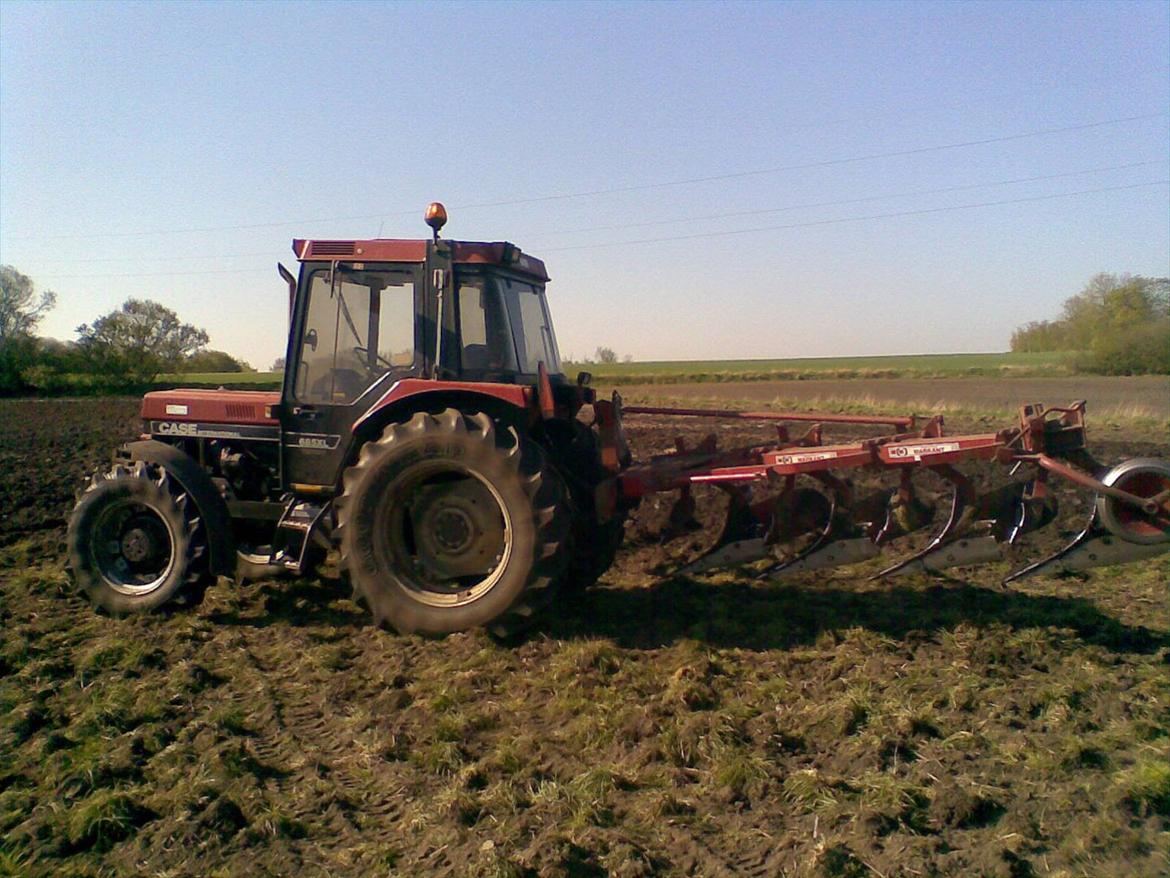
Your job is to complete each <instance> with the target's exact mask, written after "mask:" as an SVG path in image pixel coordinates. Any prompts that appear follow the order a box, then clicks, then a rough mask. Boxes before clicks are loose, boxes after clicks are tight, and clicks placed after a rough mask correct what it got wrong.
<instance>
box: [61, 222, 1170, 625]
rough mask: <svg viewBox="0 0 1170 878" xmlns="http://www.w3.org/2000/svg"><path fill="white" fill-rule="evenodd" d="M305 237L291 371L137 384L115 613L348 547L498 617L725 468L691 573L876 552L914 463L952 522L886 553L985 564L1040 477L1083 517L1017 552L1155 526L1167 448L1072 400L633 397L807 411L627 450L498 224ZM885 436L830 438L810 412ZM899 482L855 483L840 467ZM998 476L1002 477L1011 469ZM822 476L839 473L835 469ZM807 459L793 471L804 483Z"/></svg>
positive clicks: (1043, 506)
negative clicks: (763, 425)
mask: <svg viewBox="0 0 1170 878" xmlns="http://www.w3.org/2000/svg"><path fill="white" fill-rule="evenodd" d="M426 220H427V224H428V225H429V226H430V227H431V229H432V230H433V236H432V238H431V239H430V240H386V239H376V240H365V241H351V240H344V241H340V240H330V241H323V240H296V241H294V242H293V247H294V251H295V253H296V256H297V259H298V261H299V262H300V272H299V275H298V276H294V275H293V274H292V273H291V272H289V271H288V270H287V269H285V268H284V267H283V266H280V272H281V276H282V277H283V278H284V280H285V281H286V283H287V284H288V289H289V308H290V318H291V330H290V333H289V341H288V350H287V357H286V363H287V364H288V365H287V366H286V369H285V374H284V381H283V387H282V390H281V392H279V393H275V392H273V393H267V392H257V391H225V390H217V391H207V390H182V389H180V390H171V391H161V392H154V393H148V394H147V395H146V396H145V398H144V399H143V403H142V419H143V435H142V437H141V439H140V440H139V441H136V442H131V443H129V444H127V445H125V446H123V447H122V448H121V449H119V451H118V453H117V457H116V459H115V463H114V465H113V467H112V468H111V469H110V470H108V471H104V472H100V473H98V474H96V475H95V476H94V477H93V479H92V480H91V482H90V483H89V485H88V487H87V488H86V489H85V491H84V492H83V493H82V494H81V496H80V498H79V501H78V504H77V507H76V509H75V510H74V512H73V515H72V518H71V520H70V523H69V531H68V543H69V558H70V566H71V568H72V571H73V576H74V578H75V579H76V581H77V583H78V584H79V585H80V587H81V588H82V589H84V590H85V591H86V592H87V593H88V595H89V596H90V598H91V599H92V600H93V601H94V602H95V603H96V604H97V605H99V606H100V607H103V608H105V609H106V610H108V611H110V612H113V613H125V612H132V611H138V610H151V609H154V608H157V607H159V606H161V605H162V604H164V603H166V602H167V601H170V600H172V599H177V598H181V599H185V600H187V601H194V600H198V598H199V597H200V596H201V594H202V590H203V588H204V587H205V586H206V585H207V584H208V583H209V582H212V581H214V579H215V577H216V576H219V575H227V576H230V575H233V574H234V575H236V576H238V577H255V576H261V575H267V574H270V573H273V572H278V571H291V572H293V573H303V572H306V571H308V570H309V569H311V567H312V566H313V565H314V564H315V563H316V562H317V561H318V560H320V558H321V557H322V556H323V555H324V553H325V552H327V551H328V550H330V549H333V548H336V549H337V550H339V552H340V559H341V565H342V567H343V569H344V570H345V571H347V573H348V575H349V578H350V579H351V581H352V583H353V587H354V593H355V595H356V596H357V597H359V598H361V599H362V600H364V601H365V602H366V603H367V604H368V605H369V607H370V609H371V610H372V611H373V613H374V616H375V617H376V619H377V620H378V621H379V622H386V623H389V624H390V625H392V626H393V627H394V628H395V629H397V630H399V631H403V632H410V631H417V632H423V633H429V634H441V633H444V632H451V631H458V630H464V629H467V628H472V627H477V626H486V627H488V628H489V629H490V630H492V631H493V632H494V633H497V634H506V633H509V632H512V631H515V630H517V629H519V628H521V627H523V626H524V625H525V624H527V623H528V621H529V620H530V619H532V618H533V617H534V616H535V615H536V614H537V613H538V612H539V611H541V610H542V609H543V608H544V607H545V606H546V605H548V604H549V603H550V602H552V601H553V600H555V599H556V596H557V595H558V593H563V592H564V591H566V590H570V591H575V590H580V589H582V588H584V587H587V586H588V585H590V584H591V583H592V582H593V581H595V580H596V579H597V577H598V576H600V575H601V574H602V573H603V572H604V571H605V570H606V569H607V568H608V566H609V565H610V564H611V563H612V561H613V557H614V554H615V552H616V551H617V548H618V546H619V544H620V543H621V541H622V537H623V522H624V518H625V513H626V511H627V510H628V509H629V508H630V507H631V506H632V505H633V504H635V503H636V502H637V501H638V500H639V499H640V498H641V497H642V496H644V495H646V494H648V493H651V492H658V491H677V492H678V498H679V499H678V507H679V509H681V510H683V512H684V513H685V512H686V511H687V510H688V508H689V505H690V504H691V503H692V501H691V497H690V487H691V486H692V485H694V484H704V483H707V484H714V485H717V486H718V487H721V488H724V489H725V490H726V491H727V492H728V493H729V495H730V497H731V502H730V503H729V515H728V526H727V528H726V529H725V530H724V533H723V535H722V537H721V539H720V540H719V541H718V543H717V544H716V545H715V546H713V547H712V549H711V551H710V553H709V554H708V556H707V558H705V559H703V560H702V561H700V562H699V563H697V564H694V565H691V566H690V568H689V571H690V572H695V571H697V570H701V569H706V568H708V567H712V566H718V565H721V564H742V563H745V562H747V561H753V560H760V559H767V558H771V559H772V560H773V562H774V563H773V565H772V567H771V569H770V571H769V572H770V573H771V574H772V575H783V574H784V573H785V572H792V571H797V570H808V569H817V568H823V567H829V566H834V565H837V564H847V563H854V562H857V561H860V560H865V559H867V558H869V557H871V556H873V555H874V554H876V553H877V552H878V550H879V549H880V548H882V547H883V546H885V545H886V544H888V543H889V542H890V541H892V540H895V539H897V538H899V537H901V536H903V535H905V534H908V533H910V532H912V531H914V530H916V529H918V528H920V527H922V526H924V524H925V523H928V522H929V516H927V517H925V518H924V517H922V516H916V515H915V514H913V513H914V512H915V510H918V509H919V508H920V507H921V505H922V504H921V502H920V501H919V498H918V496H917V495H916V493H915V489H914V483H913V481H912V478H911V476H912V475H913V474H914V473H915V472H918V471H921V470H924V469H926V470H931V471H933V472H934V473H935V474H936V475H937V476H939V477H940V478H942V479H943V480H944V481H946V482H948V483H950V484H951V485H952V486H953V487H954V499H953V501H952V504H951V510H950V514H949V516H947V518H946V521H945V524H944V525H943V527H942V529H941V530H940V531H939V532H938V533H937V534H936V535H935V537H934V538H933V539H932V540H930V541H929V542H928V543H927V544H926V547H925V548H923V549H920V550H919V551H917V552H915V553H914V554H913V555H912V556H911V557H910V558H909V559H907V560H906V561H905V562H903V563H901V564H897V565H894V566H893V567H890V568H888V569H887V570H885V571H883V573H884V574H894V573H898V572H903V571H905V570H911V569H918V570H927V571H930V570H937V569H940V568H942V567H946V566H952V565H957V564H973V563H980V562H983V561H987V560H994V559H997V558H1000V557H1003V556H1004V555H1006V554H1008V553H1010V552H1011V551H1012V550H1013V547H1014V546H1015V544H1016V542H1017V540H1018V538H1019V537H1020V536H1021V535H1023V534H1025V533H1028V532H1029V531H1032V530H1035V529H1036V528H1038V527H1041V526H1043V525H1044V524H1047V523H1049V522H1050V521H1051V520H1052V517H1053V507H1054V502H1055V501H1054V497H1053V495H1052V493H1051V492H1050V491H1049V490H1047V484H1046V482H1047V477H1048V475H1049V474H1050V473H1056V474H1057V475H1058V476H1061V477H1064V478H1069V479H1072V480H1073V481H1074V482H1076V483H1078V484H1079V485H1081V486H1083V487H1086V488H1088V489H1090V490H1093V491H1094V492H1096V494H1097V501H1096V503H1095V505H1094V506H1093V515H1092V518H1091V520H1090V521H1089V523H1088V525H1087V526H1086V527H1085V529H1084V531H1083V532H1082V533H1081V535H1080V536H1079V537H1078V538H1077V539H1076V540H1074V541H1073V543H1072V544H1070V545H1069V546H1068V547H1066V548H1065V549H1063V550H1061V552H1058V553H1057V554H1056V555H1053V556H1052V557H1050V558H1048V559H1046V560H1045V561H1042V562H1039V563H1038V564H1035V565H1031V566H1030V567H1028V568H1025V570H1024V571H1021V572H1022V573H1032V572H1036V571H1039V570H1042V569H1081V568H1083V567H1089V566H1094V565H1095V564H1100V563H1119V562H1121V561H1129V560H1136V559H1140V558H1144V557H1149V556H1151V555H1152V554H1155V553H1157V552H1160V551H1162V550H1164V549H1165V548H1167V546H1170V466H1168V465H1167V464H1166V463H1164V462H1162V461H1157V460H1138V461H1127V462H1126V463H1124V464H1121V465H1119V466H1118V467H1115V468H1113V469H1112V470H1106V469H1105V468H1103V467H1100V466H1099V465H1098V464H1096V463H1095V462H1094V461H1093V460H1092V459H1091V458H1090V457H1089V456H1088V454H1087V452H1085V450H1084V427H1083V414H1084V406H1083V404H1074V405H1073V406H1071V407H1069V408H1064V409H1045V408H1043V407H1042V406H1025V407H1024V408H1023V409H1022V410H1021V418H1020V423H1019V425H1018V426H1016V427H1013V428H1009V429H1006V430H1001V431H998V432H996V433H989V434H984V435H976V436H958V437H947V436H945V435H944V433H943V430H942V420H941V418H934V419H931V420H930V421H929V422H927V423H926V424H925V425H923V426H921V427H917V426H916V424H915V420H914V419H913V418H898V417H891V418H866V417H851V416H834V415H820V414H813V413H787V414H785V413H775V412H767V413H744V412H710V411H702V410H700V411H690V410H668V409H648V408H642V409H633V408H629V409H627V410H626V411H627V413H628V414H637V413H639V412H647V413H656V414H675V415H690V416H698V417H711V416H717V417H723V418H732V417H734V418H745V417H746V418H751V419H754V420H776V421H782V422H799V421H815V422H818V423H817V424H815V425H814V427H813V428H812V429H811V430H809V431H808V433H806V434H805V435H804V436H802V437H799V438H796V439H793V438H791V437H789V436H788V433H787V427H786V426H784V425H781V426H780V427H779V428H778V430H779V436H778V441H777V443H776V444H774V445H769V446H762V447H761V446H756V447H750V448H737V449H731V450H727V451H718V450H717V449H716V448H715V443H714V441H713V439H712V440H710V441H708V442H706V443H704V444H703V445H702V446H701V447H699V448H696V449H692V450H690V451H688V450H686V449H685V448H683V447H681V443H680V448H679V451H678V453H676V454H672V455H666V456H663V457H660V458H655V459H654V460H652V461H650V462H648V463H643V464H640V465H633V463H632V461H631V460H630V454H629V450H628V447H627V445H626V442H625V438H624V433H623V430H622V408H621V401H620V399H619V398H618V397H617V395H616V394H615V395H614V396H613V397H612V398H611V399H609V400H603V399H597V398H595V394H594V392H593V390H592V389H591V388H590V387H589V386H588V383H589V376H588V375H587V374H585V373H582V374H581V375H580V376H578V378H577V380H576V381H575V382H571V381H569V380H568V379H567V378H566V377H565V376H564V374H563V373H562V370H561V362H560V355H559V353H558V351H557V343H556V338H555V336H554V334H553V327H552V321H551V319H550V317H549V309H548V303H547V301H546V298H545V290H544V285H545V282H546V281H547V280H548V275H547V274H546V272H545V267H544V263H543V262H541V261H540V260H539V259H535V258H533V257H531V256H528V255H527V254H524V253H522V252H521V251H520V250H519V248H517V247H515V246H514V245H512V244H509V243H472V242H462V241H448V240H444V239H441V238H440V237H439V230H440V229H441V228H442V226H443V224H444V222H445V221H446V212H445V211H444V209H443V207H442V205H439V204H437V203H436V204H432V205H431V206H430V207H429V208H428V210H427V215H426ZM828 422H845V423H853V424H871V425H886V426H890V427H894V428H895V429H896V431H897V432H894V433H892V434H889V435H884V436H876V437H872V438H868V439H863V440H859V441H853V442H848V443H844V444H825V443H824V441H823V439H822V433H821V424H823V423H828ZM966 460H997V461H999V462H1001V463H1004V464H1011V465H1013V466H1015V467H1016V468H1017V469H1018V468H1019V465H1024V466H1025V467H1026V469H1027V470H1028V471H1029V472H1030V473H1032V478H1031V479H1029V480H1027V481H1018V482H1013V483H1011V484H1009V485H1008V486H1006V487H1005V488H1003V489H1000V490H998V491H996V492H993V493H991V494H988V495H986V496H981V495H979V494H977V492H976V491H975V489H974V487H973V485H972V483H971V481H970V480H969V479H968V478H966V477H965V476H964V475H962V474H961V473H960V472H959V471H958V470H956V469H955V468H954V464H955V463H957V462H960V461H966ZM861 468H866V469H870V470H876V471H881V472H890V473H894V474H896V475H897V479H898V484H897V487H895V488H890V489H888V490H885V489H883V490H882V491H879V492H877V493H876V494H874V495H871V496H869V497H864V498H863V497H859V496H856V492H855V491H854V489H853V485H852V482H851V481H850V480H849V479H848V478H845V477H843V476H841V475H840V474H839V473H840V471H842V470H845V471H846V472H848V471H849V470H856V469H861ZM1013 471H1014V470H1013ZM835 473H836V474H835ZM798 477H799V478H800V479H801V482H800V485H799V486H798V484H797V479H798Z"/></svg>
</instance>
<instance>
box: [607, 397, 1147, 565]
mask: <svg viewBox="0 0 1170 878" xmlns="http://www.w3.org/2000/svg"><path fill="white" fill-rule="evenodd" d="M612 404H613V405H614V406H615V408H616V409H617V411H618V412H619V413H620V414H619V415H618V417H619V418H620V417H622V416H626V415H669V416H684V417H698V418H704V417H706V418H720V419H739V420H752V421H775V422H778V423H777V433H778V441H777V442H776V443H775V444H772V445H766V446H751V447H744V448H735V449H730V450H723V451H720V450H718V449H717V447H716V442H715V437H714V435H711V436H708V437H707V438H706V440H704V441H703V442H702V443H701V444H700V445H699V446H697V447H694V448H687V446H686V445H685V443H684V442H683V441H682V440H681V439H678V440H676V445H677V449H676V451H675V452H674V453H671V454H665V455H660V456H657V457H654V458H652V459H651V460H650V461H649V462H647V463H643V464H634V465H633V466H630V467H629V468H627V469H625V470H623V471H622V472H621V473H620V475H619V476H618V479H617V495H618V497H619V498H620V502H625V503H627V504H632V503H634V502H636V501H637V500H639V499H640V498H642V497H645V496H647V495H648V494H651V493H656V492H662V491H673V490H677V491H679V497H678V500H677V501H676V502H675V504H674V506H673V508H672V509H671V512H670V520H671V521H672V522H676V523H681V522H684V521H687V520H688V519H690V520H693V513H694V499H693V497H692V495H691V489H692V486H694V485H704V484H706V485H714V486H717V487H719V488H721V489H723V490H725V491H726V492H727V494H728V495H729V505H728V514H727V520H726V524H725V525H724V527H723V528H722V530H721V533H720V535H719V538H718V540H717V541H716V542H715V544H714V545H713V546H712V547H711V548H710V549H709V550H708V551H707V552H706V553H705V554H704V555H703V556H702V557H700V558H699V559H698V560H696V561H694V562H692V563H690V564H688V565H686V566H685V567H683V568H682V569H681V570H680V571H678V572H680V573H685V574H689V573H699V572H703V571H708V570H712V569H716V568H720V567H728V566H735V565H742V564H747V563H752V562H761V561H764V560H770V561H771V563H770V565H769V566H768V567H767V569H766V570H765V571H764V573H763V574H762V576H765V577H779V576H784V575H789V574H793V573H797V572H802V571H808V570H818V569H824V568H830V567H837V566H841V565H846V564H855V563H858V562H861V561H866V560H868V559H870V558H873V557H875V556H877V555H878V554H879V553H880V552H881V551H882V549H883V548H885V547H886V546H887V545H889V544H890V543H891V542H892V541H893V540H895V539H896V538H898V537H903V536H906V535H908V534H911V533H914V532H916V531H922V530H924V529H926V528H927V527H929V526H930V524H931V523H932V519H933V509H932V507H931V504H930V503H929V502H927V501H926V500H925V499H924V497H923V496H922V494H921V492H920V491H919V490H918V488H917V486H916V484H915V477H916V475H918V474H919V473H921V472H922V471H923V470H929V471H930V472H932V473H934V474H935V475H936V476H938V477H939V478H940V479H941V480H942V481H943V482H944V483H945V484H946V485H948V486H949V488H950V490H951V500H950V504H949V511H948V512H947V514H946V516H945V518H944V519H943V521H942V524H941V526H939V527H938V528H937V529H936V531H935V533H934V534H933V536H932V537H931V538H930V539H929V540H928V541H927V543H926V545H925V546H924V547H923V548H921V549H919V550H918V551H915V552H914V553H913V554H911V555H910V556H909V557H907V558H904V559H903V560H900V561H898V562H896V563H894V564H891V565H889V566H887V567H885V568H884V569H882V570H881V571H880V572H878V573H876V574H875V576H874V578H879V577H886V576H897V575H901V574H906V573H911V572H939V571H942V570H945V569H947V568H950V567H960V566H967V565H974V564H982V563H987V562H992V561H999V560H1004V559H1008V558H1010V557H1011V556H1012V555H1013V554H1014V553H1013V552H1012V549H1013V548H1014V547H1015V546H1017V545H1018V543H1019V541H1020V539H1021V537H1023V536H1024V535H1025V534H1028V533H1032V532H1034V531H1037V530H1039V529H1040V528H1043V527H1045V526H1046V525H1049V524H1051V523H1052V522H1053V521H1054V520H1055V518H1056V513H1057V498H1056V495H1055V492H1054V491H1053V487H1052V485H1051V484H1050V480H1051V477H1052V476H1054V475H1055V476H1057V477H1059V478H1062V479H1065V480H1067V481H1069V482H1071V483H1073V484H1075V485H1077V486H1079V487H1081V488H1084V489H1088V490H1089V491H1092V492H1093V493H1094V494H1095V498H1094V501H1093V502H1092V504H1091V513H1090V515H1089V520H1088V522H1087V523H1086V524H1085V526H1084V528H1083V529H1082V530H1081V531H1080V533H1079V534H1078V535H1077V536H1076V537H1075V538H1074V539H1073V540H1072V541H1071V542H1070V543H1068V545H1066V546H1065V547H1064V548H1062V549H1060V550H1059V551H1057V552H1055V553H1053V554H1051V555H1049V556H1048V557H1046V558H1043V559H1042V560H1040V561H1036V562H1034V563H1031V564H1028V565H1027V566H1024V567H1022V568H1021V569H1019V570H1017V571H1015V572H1014V573H1012V574H1010V575H1009V576H1008V577H1007V578H1006V579H1005V580H1004V581H1005V583H1007V582H1011V581H1013V580H1017V579H1021V578H1023V577H1026V576H1032V575H1034V574H1038V573H1043V572H1069V571H1079V570H1085V569H1088V568H1090V567H1097V566H1101V565H1106V564H1120V563H1126V562H1131V561H1138V560H1141V559H1144V558H1150V557H1153V556H1155V555H1157V554H1159V553H1161V552H1164V551H1166V550H1167V549H1170V464H1167V463H1166V462H1165V461H1161V460H1157V459H1152V458H1138V459H1132V460H1127V461H1125V462H1123V463H1121V464H1118V465H1117V466H1114V467H1112V468H1109V467H1105V466H1102V465H1101V464H1100V463H1098V462H1097V461H1096V460H1094V459H1093V457H1092V456H1091V455H1090V454H1089V453H1088V451H1087V450H1086V448H1085V403H1084V402H1076V403H1073V404H1072V405H1071V406H1068V407H1066V408H1055V407H1054V408H1046V407H1044V406H1042V405H1039V404H1034V405H1025V406H1022V407H1021V408H1020V413H1019V423H1018V425H1017V426H1014V427H1011V428H1008V429H1004V430H999V431H997V432H994V433H980V434H972V435H955V436H949V435H947V434H946V433H945V431H944V429H943V418H942V416H935V417H932V418H929V419H928V420H926V421H925V422H924V423H923V424H921V426H919V424H918V419H917V418H915V417H881V416H879V417H872V416H854V415H837V414H817V413H808V412H737V411H718V410H708V409H681V408H658V407H649V406H625V407H623V406H622V405H621V401H620V398H618V397H617V396H616V394H615V398H614V401H613V403H612ZM802 421H803V422H811V424H812V425H811V427H810V428H809V429H808V430H807V432H805V433H804V434H803V435H802V436H800V437H798V438H794V437H793V436H791V435H790V434H789V427H788V424H789V423H794V422H802ZM827 423H833V424H851V425H865V426H885V427H889V428H893V429H894V430H896V431H898V432H894V433H891V434H889V435H884V436H874V437H867V438H863V439H858V440H855V441H851V442H842V443H830V442H826V441H825V439H824V425H825V424H827ZM969 461H995V462H997V463H1000V464H1003V465H1005V466H1010V467H1011V468H1012V470H1011V472H1012V474H1013V475H1015V474H1016V473H1017V472H1018V471H1020V470H1024V472H1025V473H1026V475H1027V477H1026V478H1022V479H1018V480H1016V481H1012V482H1010V483H1009V484H1007V485H1005V486H1003V487H1000V488H997V489H994V490H990V491H981V490H980V489H979V488H978V487H977V486H976V484H975V482H973V481H972V479H971V478H970V477H969V476H967V475H964V474H963V473H962V472H960V471H959V469H957V468H956V465H957V464H961V463H964V462H969ZM862 470H870V471H875V472H877V473H879V474H881V473H889V474H890V475H891V476H892V478H891V479H890V481H891V482H894V484H892V485H891V486H890V487H888V488H883V489H879V490H877V491H871V492H870V493H868V494H866V495H859V493H858V491H857V490H856V489H855V488H854V485H853V480H852V479H851V478H850V476H851V475H854V474H857V473H859V472H860V471H862ZM753 487H755V488H756V490H755V491H753V490H752V489H753ZM760 494H764V495H765V496H764V497H763V499H757V498H756V495H760Z"/></svg>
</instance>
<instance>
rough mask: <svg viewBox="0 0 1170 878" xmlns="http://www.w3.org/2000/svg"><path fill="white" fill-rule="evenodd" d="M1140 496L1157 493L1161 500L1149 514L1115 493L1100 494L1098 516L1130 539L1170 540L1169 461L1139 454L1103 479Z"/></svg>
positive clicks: (1136, 541)
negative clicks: (1113, 495)
mask: <svg viewBox="0 0 1170 878" xmlns="http://www.w3.org/2000/svg"><path fill="white" fill-rule="evenodd" d="M1101 481H1102V482H1103V483H1104V484H1106V485H1109V486H1110V487H1113V488H1120V489H1121V490H1123V491H1128V492H1129V493H1131V494H1135V495H1137V496H1138V497H1146V498H1152V497H1158V496H1159V495H1160V496H1161V502H1160V503H1159V508H1158V511H1157V512H1156V513H1154V514H1153V515H1150V514H1148V513H1146V512H1143V511H1142V510H1140V509H1137V508H1135V507H1133V506H1131V505H1129V504H1128V503H1125V502H1123V501H1121V500H1118V499H1117V498H1116V497H1108V496H1105V495H1100V496H1098V497H1097V518H1098V520H1099V521H1100V522H1101V525H1102V526H1103V527H1104V528H1105V529H1106V530H1107V531H1109V532H1110V533H1112V534H1115V535H1116V536H1119V537H1121V538H1122V539H1123V540H1126V541H1128V542H1131V543H1142V544H1145V545H1151V544H1154V543H1163V542H1167V541H1170V463H1166V462H1165V461H1163V460H1156V459H1154V458H1149V457H1147V458H1136V459H1134V460H1127V461H1126V462H1125V463H1121V464H1118V465H1117V466H1115V467H1114V468H1113V469H1112V470H1110V471H1109V473H1108V474H1107V475H1106V476H1105V478H1103V479H1102V480H1101Z"/></svg>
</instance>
